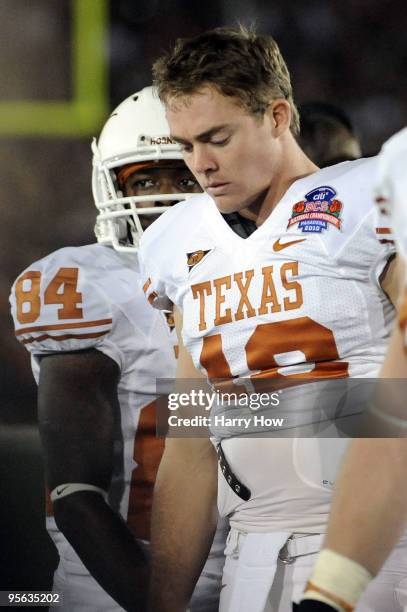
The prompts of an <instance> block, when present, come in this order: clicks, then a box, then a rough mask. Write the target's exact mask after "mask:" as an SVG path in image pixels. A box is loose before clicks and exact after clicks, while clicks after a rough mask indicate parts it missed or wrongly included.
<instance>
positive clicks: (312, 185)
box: [299, 156, 377, 234]
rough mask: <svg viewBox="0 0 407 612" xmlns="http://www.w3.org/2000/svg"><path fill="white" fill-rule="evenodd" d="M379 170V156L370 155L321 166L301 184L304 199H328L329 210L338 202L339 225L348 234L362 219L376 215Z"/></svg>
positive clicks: (301, 181) (300, 182)
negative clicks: (375, 197) (375, 186)
mask: <svg viewBox="0 0 407 612" xmlns="http://www.w3.org/2000/svg"><path fill="white" fill-rule="evenodd" d="M376 173H377V157H376V156H375V157H368V158H362V159H357V160H353V161H345V162H341V163H339V164H335V165H334V166H328V167H326V168H322V169H320V170H318V171H317V172H315V173H314V174H311V175H309V176H307V177H305V178H304V179H301V180H300V181H299V185H300V187H301V194H302V195H303V197H304V201H305V202H319V201H321V202H326V203H327V204H329V210H328V211H327V212H328V213H329V212H330V211H331V205H332V202H335V206H336V209H337V210H338V213H337V216H338V217H340V219H341V222H340V225H341V227H342V228H343V229H344V231H345V233H346V234H348V233H349V231H350V232H353V230H354V229H355V228H356V227H357V226H358V225H359V224H360V223H361V222H362V220H363V219H365V218H367V217H370V216H374V214H375V213H374V210H375V202H374V193H373V186H374V182H375V178H376Z"/></svg>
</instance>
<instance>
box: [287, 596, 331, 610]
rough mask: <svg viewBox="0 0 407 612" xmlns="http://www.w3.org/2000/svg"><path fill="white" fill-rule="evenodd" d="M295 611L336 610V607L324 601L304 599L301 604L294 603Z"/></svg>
mask: <svg viewBox="0 0 407 612" xmlns="http://www.w3.org/2000/svg"><path fill="white" fill-rule="evenodd" d="M293 612H336V609H335V608H333V607H332V606H329V605H328V604H326V603H323V602H322V601H316V600H315V599H304V600H303V601H302V602H301V603H299V604H295V603H294V604H293Z"/></svg>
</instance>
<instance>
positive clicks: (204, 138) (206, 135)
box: [171, 123, 229, 144]
mask: <svg viewBox="0 0 407 612" xmlns="http://www.w3.org/2000/svg"><path fill="white" fill-rule="evenodd" d="M228 127H229V125H228V124H226V123H224V124H222V125H215V126H214V127H213V128H211V129H210V130H206V132H201V133H200V134H197V136H195V137H194V140H198V141H199V142H207V141H208V140H209V139H210V138H211V137H212V136H214V135H215V134H217V133H218V132H221V131H222V130H224V129H225V128H228ZM171 138H172V139H173V140H175V141H176V142H179V143H180V144H189V143H190V141H189V140H185V138H181V136H176V135H175V134H171Z"/></svg>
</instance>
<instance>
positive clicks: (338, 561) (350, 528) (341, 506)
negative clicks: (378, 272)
mask: <svg viewBox="0 0 407 612" xmlns="http://www.w3.org/2000/svg"><path fill="white" fill-rule="evenodd" d="M406 165H407V129H406V128H405V129H404V130H402V131H401V132H399V133H398V134H396V135H395V136H393V137H392V138H390V140H389V141H388V142H386V143H385V144H384V146H383V148H382V150H381V152H380V155H379V165H378V184H377V187H376V192H377V202H378V204H379V207H380V210H381V212H382V214H384V215H385V216H387V221H388V224H389V225H390V226H391V227H392V228H393V231H394V238H395V240H396V244H397V250H398V252H399V254H400V255H401V258H400V262H405V259H406V256H407V233H406V228H407V206H406V195H405V194H406V189H407V185H406ZM399 267H401V268H402V267H403V266H399ZM404 268H405V264H404ZM402 283H403V282H402ZM403 284H404V286H405V283H403ZM403 289H404V287H403ZM406 295H407V294H404V297H403V298H402V300H401V303H400V308H399V325H395V327H394V330H393V334H392V338H391V341H390V344H389V349H388V351H387V355H386V358H385V361H384V364H383V367H382V369H381V373H380V376H381V377H383V378H392V379H397V378H399V379H402V378H404V379H407V353H406V348H405V347H406V344H407V343H406V312H407V311H406V307H407V299H406ZM396 385H397V383H396ZM385 388H386V387H385ZM397 395H398V394H397ZM394 399H395V398H392V403H394ZM396 399H397V398H396ZM379 400H380V398H379ZM385 400H386V403H385V405H384V406H383V405H382V404H381V402H379V406H375V410H374V412H373V414H372V416H371V419H372V420H373V419H374V420H375V422H374V425H375V426H376V428H378V429H379V431H383V432H386V433H387V429H388V428H389V427H391V430H390V431H391V433H392V434H393V435H395V436H397V435H399V436H400V437H399V438H397V437H396V438H394V439H393V438H383V439H375V440H373V441H372V440H365V439H358V440H354V441H352V443H351V445H350V448H349V449H348V451H347V453H346V457H345V461H344V464H343V466H342V468H341V472H340V475H339V478H338V482H337V488H336V492H335V495H334V499H333V503H332V511H331V515H330V521H329V526H328V531H327V536H326V539H325V542H324V548H323V550H322V551H321V553H320V554H319V556H318V558H317V561H316V564H315V567H314V570H313V574H312V576H311V579H310V581H309V582H308V585H307V590H306V593H305V596H304V599H303V601H302V602H301V604H300V606H299V610H300V611H301V612H302V611H304V612H306V611H307V610H309V611H310V612H311V611H313V610H315V612H317V611H318V610H321V611H322V610H327V611H328V610H339V611H340V612H344V611H345V610H346V609H350V607H351V606H354V605H355V604H356V602H357V600H358V597H359V595H360V593H361V592H362V590H363V588H364V587H365V586H366V585H367V584H368V583H369V582H370V580H371V579H372V577H373V576H375V575H376V574H377V572H378V571H379V570H380V568H381V567H382V565H383V563H384V567H383V571H384V572H385V571H386V569H387V565H388V563H389V562H388V561H387V562H386V563H385V560H386V558H387V557H388V555H389V554H390V552H391V550H392V549H393V548H394V547H395V546H396V548H395V551H394V552H393V558H394V557H395V556H396V555H398V557H399V564H400V566H399V572H400V574H399V582H400V584H395V588H394V590H395V599H396V601H397V600H398V601H399V604H400V606H401V605H403V604H404V605H407V597H406V585H405V582H406V578H405V568H406V557H405V551H404V550H403V548H402V546H400V544H398V541H399V540H400V536H401V534H402V532H403V530H404V529H405V526H406V523H407V490H406V487H405V476H406V472H407V440H406V438H405V436H406V433H407V411H406V407H405V398H404V401H402V403H401V404H400V406H401V411H399V412H398V413H397V412H396V413H394V411H393V410H392V414H390V411H389V408H388V405H389V404H390V401H389V394H386V398H385ZM396 408H397V406H396ZM397 430H398V431H397ZM354 525H358V529H354ZM372 596H375V597H376V602H377V605H378V606H379V607H380V605H381V607H380V609H383V610H392V609H398V608H397V607H396V604H395V607H394V608H390V607H389V606H388V605H386V602H380V596H381V594H380V591H379V592H376V593H373V592H372ZM346 606H348V607H346Z"/></svg>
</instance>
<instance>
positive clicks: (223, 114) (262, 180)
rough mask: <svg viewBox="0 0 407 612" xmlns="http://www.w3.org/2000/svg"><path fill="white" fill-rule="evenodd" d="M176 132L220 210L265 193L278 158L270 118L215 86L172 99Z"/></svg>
mask: <svg viewBox="0 0 407 612" xmlns="http://www.w3.org/2000/svg"><path fill="white" fill-rule="evenodd" d="M167 119H168V122H169V124H170V128H171V136H172V137H173V138H174V140H176V141H177V142H179V143H180V145H181V148H182V151H183V155H184V159H185V163H186V164H187V166H188V168H190V170H191V172H193V174H194V175H195V177H196V179H197V180H198V181H199V184H200V185H201V187H202V188H203V189H204V190H205V191H206V192H207V193H208V194H209V195H210V196H211V197H212V198H213V199H214V200H215V202H216V205H217V207H218V208H219V210H220V211H221V212H225V213H227V212H234V211H237V210H241V209H243V208H246V207H247V206H250V205H251V204H253V203H254V202H256V201H258V200H259V199H261V198H264V197H265V195H266V194H267V191H268V189H269V188H270V184H271V181H272V180H273V174H275V173H276V165H277V163H278V157H279V154H278V147H277V148H276V138H275V137H273V126H272V123H271V118H270V117H269V115H268V114H267V113H266V114H265V115H264V117H257V116H254V115H251V114H249V113H248V112H247V111H246V110H245V109H244V108H243V107H242V106H241V105H240V104H238V102H237V101H236V99H235V98H232V97H228V96H224V95H223V94H221V93H219V92H218V90H217V89H215V88H214V87H212V86H208V87H205V88H203V89H202V90H200V91H199V92H197V93H194V94H192V95H191V96H185V97H181V98H176V99H172V100H169V102H168V104H167Z"/></svg>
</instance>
